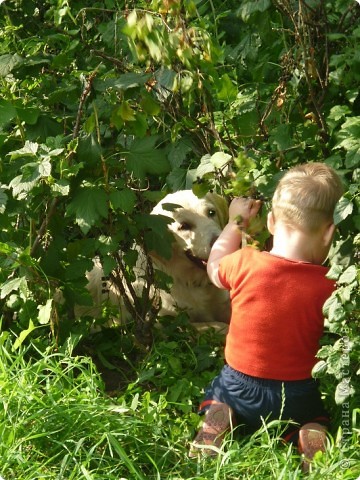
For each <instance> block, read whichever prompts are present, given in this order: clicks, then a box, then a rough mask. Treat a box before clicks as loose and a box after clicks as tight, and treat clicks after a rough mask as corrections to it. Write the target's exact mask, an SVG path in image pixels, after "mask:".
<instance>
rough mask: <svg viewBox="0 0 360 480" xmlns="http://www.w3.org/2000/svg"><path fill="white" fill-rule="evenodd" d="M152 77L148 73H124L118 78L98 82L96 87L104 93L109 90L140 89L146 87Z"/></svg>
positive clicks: (95, 83) (95, 84)
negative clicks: (142, 86)
mask: <svg viewBox="0 0 360 480" xmlns="http://www.w3.org/2000/svg"><path fill="white" fill-rule="evenodd" d="M150 78H151V75H150V74H148V73H146V74H144V73H133V72H130V73H124V74H123V75H119V76H118V77H116V78H108V79H106V80H96V81H95V82H94V86H95V88H96V90H98V91H100V92H103V91H105V90H107V89H108V88H114V89H116V90H127V89H129V88H135V87H139V86H141V85H144V84H145V83H146V82H147V81H148V80H149V79H150Z"/></svg>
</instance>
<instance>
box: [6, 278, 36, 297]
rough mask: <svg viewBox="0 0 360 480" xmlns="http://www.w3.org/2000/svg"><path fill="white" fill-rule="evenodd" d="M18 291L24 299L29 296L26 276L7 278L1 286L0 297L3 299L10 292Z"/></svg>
mask: <svg viewBox="0 0 360 480" xmlns="http://www.w3.org/2000/svg"><path fill="white" fill-rule="evenodd" d="M13 291H16V292H19V293H20V294H21V298H22V299H24V300H25V299H26V298H27V297H28V292H29V289H28V285H27V281H26V278H25V277H20V278H13V279H11V280H7V281H6V282H4V283H3V284H2V285H1V286H0V292H1V293H0V298H1V299H3V298H5V297H7V296H8V295H9V293H11V292H13Z"/></svg>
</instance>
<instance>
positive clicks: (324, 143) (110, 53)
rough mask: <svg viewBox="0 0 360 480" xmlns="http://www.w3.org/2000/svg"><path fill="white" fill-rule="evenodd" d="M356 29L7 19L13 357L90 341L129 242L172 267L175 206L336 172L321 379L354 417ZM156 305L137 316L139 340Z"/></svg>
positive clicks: (4, 175) (67, 16) (359, 132)
mask: <svg viewBox="0 0 360 480" xmlns="http://www.w3.org/2000/svg"><path fill="white" fill-rule="evenodd" d="M359 19H360V6H359V5H358V4H357V2H355V1H348V0H332V1H326V0H308V1H306V2H305V1H303V0H300V1H289V0H285V1H276V0H273V1H271V0H256V1H247V0H242V1H240V2H236V1H227V2H224V1H219V0H210V1H208V0H183V1H176V0H153V1H139V2H132V1H129V2H122V1H116V0H100V1H96V2H91V6H89V2H86V1H81V0H74V1H71V2H70V1H66V0H46V1H44V2H39V1H36V0H26V1H25V0H17V1H11V0H8V1H5V2H2V3H1V4H0V179H1V184H0V214H1V215H0V268H1V270H0V302H1V310H2V330H3V335H4V334H6V335H9V334H10V332H11V333H12V334H15V335H16V337H17V341H16V343H15V348H18V347H19V346H20V345H21V343H23V342H24V341H25V340H26V341H28V340H29V339H31V340H32V341H33V342H35V343H36V344H37V345H38V346H39V347H41V348H42V349H44V348H45V347H46V346H47V345H48V344H50V345H51V344H54V342H55V343H56V344H57V345H59V346H61V345H64V344H66V342H67V341H68V339H69V338H74V337H75V336H76V335H80V334H82V335H83V334H84V332H87V331H88V327H89V323H88V322H90V320H89V319H81V321H74V319H73V317H72V314H71V310H72V306H73V305H74V304H75V303H86V302H87V303H89V302H90V299H89V298H88V294H87V291H86V289H85V282H86V280H85V271H86V270H88V269H90V268H91V265H92V260H91V259H92V258H93V257H94V256H95V255H99V256H100V257H101V259H102V261H103V264H104V267H105V272H106V273H109V272H111V270H112V269H113V268H115V267H117V268H118V269H120V271H121V273H122V275H123V277H124V278H125V280H126V281H131V279H132V269H131V267H132V266H133V265H134V262H135V259H136V255H135V254H134V252H133V250H132V248H133V244H134V242H135V243H137V244H140V245H142V246H143V248H144V249H145V251H148V250H150V249H154V248H155V249H158V251H160V252H161V251H164V250H166V249H167V248H168V243H167V239H166V236H165V235H164V232H165V229H166V225H165V224H163V223H162V222H160V221H159V223H155V222H154V219H150V218H149V215H148V212H149V211H150V210H151V208H152V206H153V205H154V203H155V202H156V201H158V200H159V199H160V198H161V197H162V196H163V195H164V194H165V193H166V192H168V191H175V190H178V189H182V188H193V189H194V191H195V192H196V193H198V194H199V195H202V194H204V193H205V192H206V191H207V190H209V189H213V190H215V191H217V192H219V193H221V194H223V195H226V196H229V197H231V196H233V195H245V194H252V195H254V194H258V195H261V196H262V197H264V198H265V199H269V198H270V197H271V194H272V192H273V189H274V186H275V184H276V182H277V180H278V178H279V176H280V175H281V173H282V171H283V170H285V169H286V168H288V167H290V166H292V165H295V164H297V163H303V162H307V161H324V162H326V163H328V164H329V165H331V166H333V167H334V168H336V170H337V171H338V172H339V174H340V175H341V176H342V178H343V180H344V184H345V185H346V193H345V195H344V196H343V197H342V199H341V201H340V202H339V206H338V209H337V211H336V215H335V221H336V223H337V225H338V234H337V238H336V242H335V245H334V248H333V250H332V252H331V258H330V262H331V277H332V278H334V279H335V280H336V281H337V282H338V286H339V288H338V290H337V292H336V293H335V294H334V295H333V296H332V297H331V298H330V299H329V300H328V302H327V303H326V305H325V312H326V316H327V331H328V334H327V336H326V337H325V338H324V345H323V346H322V348H321V350H320V352H319V360H320V362H319V364H318V365H317V366H316V368H315V371H314V374H315V375H318V376H321V377H322V379H323V383H324V390H325V392H326V395H327V396H328V401H329V402H330V404H331V402H334V399H335V403H337V404H342V405H348V407H349V409H350V411H353V409H354V408H355V406H356V402H357V404H359V402H358V399H359V390H360V388H359V376H358V375H359V354H360V346H359V345H360V342H359V337H360V333H359V269H358V258H359V238H360V237H359V233H358V232H359V226H360V214H359V176H360V168H359V165H360V88H359V85H360V53H359V48H358V45H359V38H360V26H359ZM265 206H267V204H266V202H265ZM118 251H124V252H126V255H124V256H119V254H117V252H118ZM149 272H150V273H149V275H150V274H151V271H149ZM153 280H154V279H153V278H149V281H153ZM59 291H61V292H62V294H63V297H64V298H65V303H64V304H60V303H56V302H55V300H54V298H56V295H57V293H58V292H59ZM279 295H281V292H279ZM150 300H151V299H150ZM144 302H145V303H144ZM150 303H151V302H150V301H149V299H148V301H146V299H143V302H142V303H141V305H139V304H137V306H136V309H137V310H136V311H135V313H134V315H135V316H136V318H137V322H136V323H137V327H138V328H137V337H139V332H140V336H141V332H144V324H146V322H145V321H144V320H145V319H147V318H149V314H150V313H149V312H150V310H151V306H150ZM144 305H145V306H144ZM139 309H140V310H141V312H140V310H139ZM139 312H140V313H139ZM107 315H108V312H107V311H105V312H104V316H105V317H106V316H107ZM139 324H140V327H139ZM144 335H146V332H145V333H144ZM335 411H338V410H335ZM339 415H341V412H340V414H339ZM340 423H341V419H340V418H339V424H340Z"/></svg>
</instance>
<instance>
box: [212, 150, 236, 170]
mask: <svg viewBox="0 0 360 480" xmlns="http://www.w3.org/2000/svg"><path fill="white" fill-rule="evenodd" d="M230 160H231V155H229V154H228V153H224V152H216V153H214V154H213V155H212V156H211V159H210V161H211V163H212V164H213V165H214V167H216V168H219V169H222V168H223V167H224V166H225V165H227V164H228V163H229V162H230Z"/></svg>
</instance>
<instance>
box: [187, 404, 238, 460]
mask: <svg viewBox="0 0 360 480" xmlns="http://www.w3.org/2000/svg"><path fill="white" fill-rule="evenodd" d="M232 420H233V413H232V410H231V408H230V407H228V406H227V405H226V404H225V403H213V404H212V405H211V406H210V408H209V409H208V411H207V412H206V414H205V420H204V423H203V425H202V427H201V428H200V430H199V432H198V433H197V435H196V437H195V439H194V441H193V443H192V445H191V449H190V452H189V456H190V457H195V456H196V455H197V453H198V452H199V450H201V451H202V452H203V453H206V454H207V455H210V456H215V455H217V453H218V451H217V450H218V449H219V448H220V447H221V444H222V441H223V439H224V436H225V434H226V433H227V432H229V431H230V428H231V426H232V425H233V422H232ZM206 447H215V448H206Z"/></svg>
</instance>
